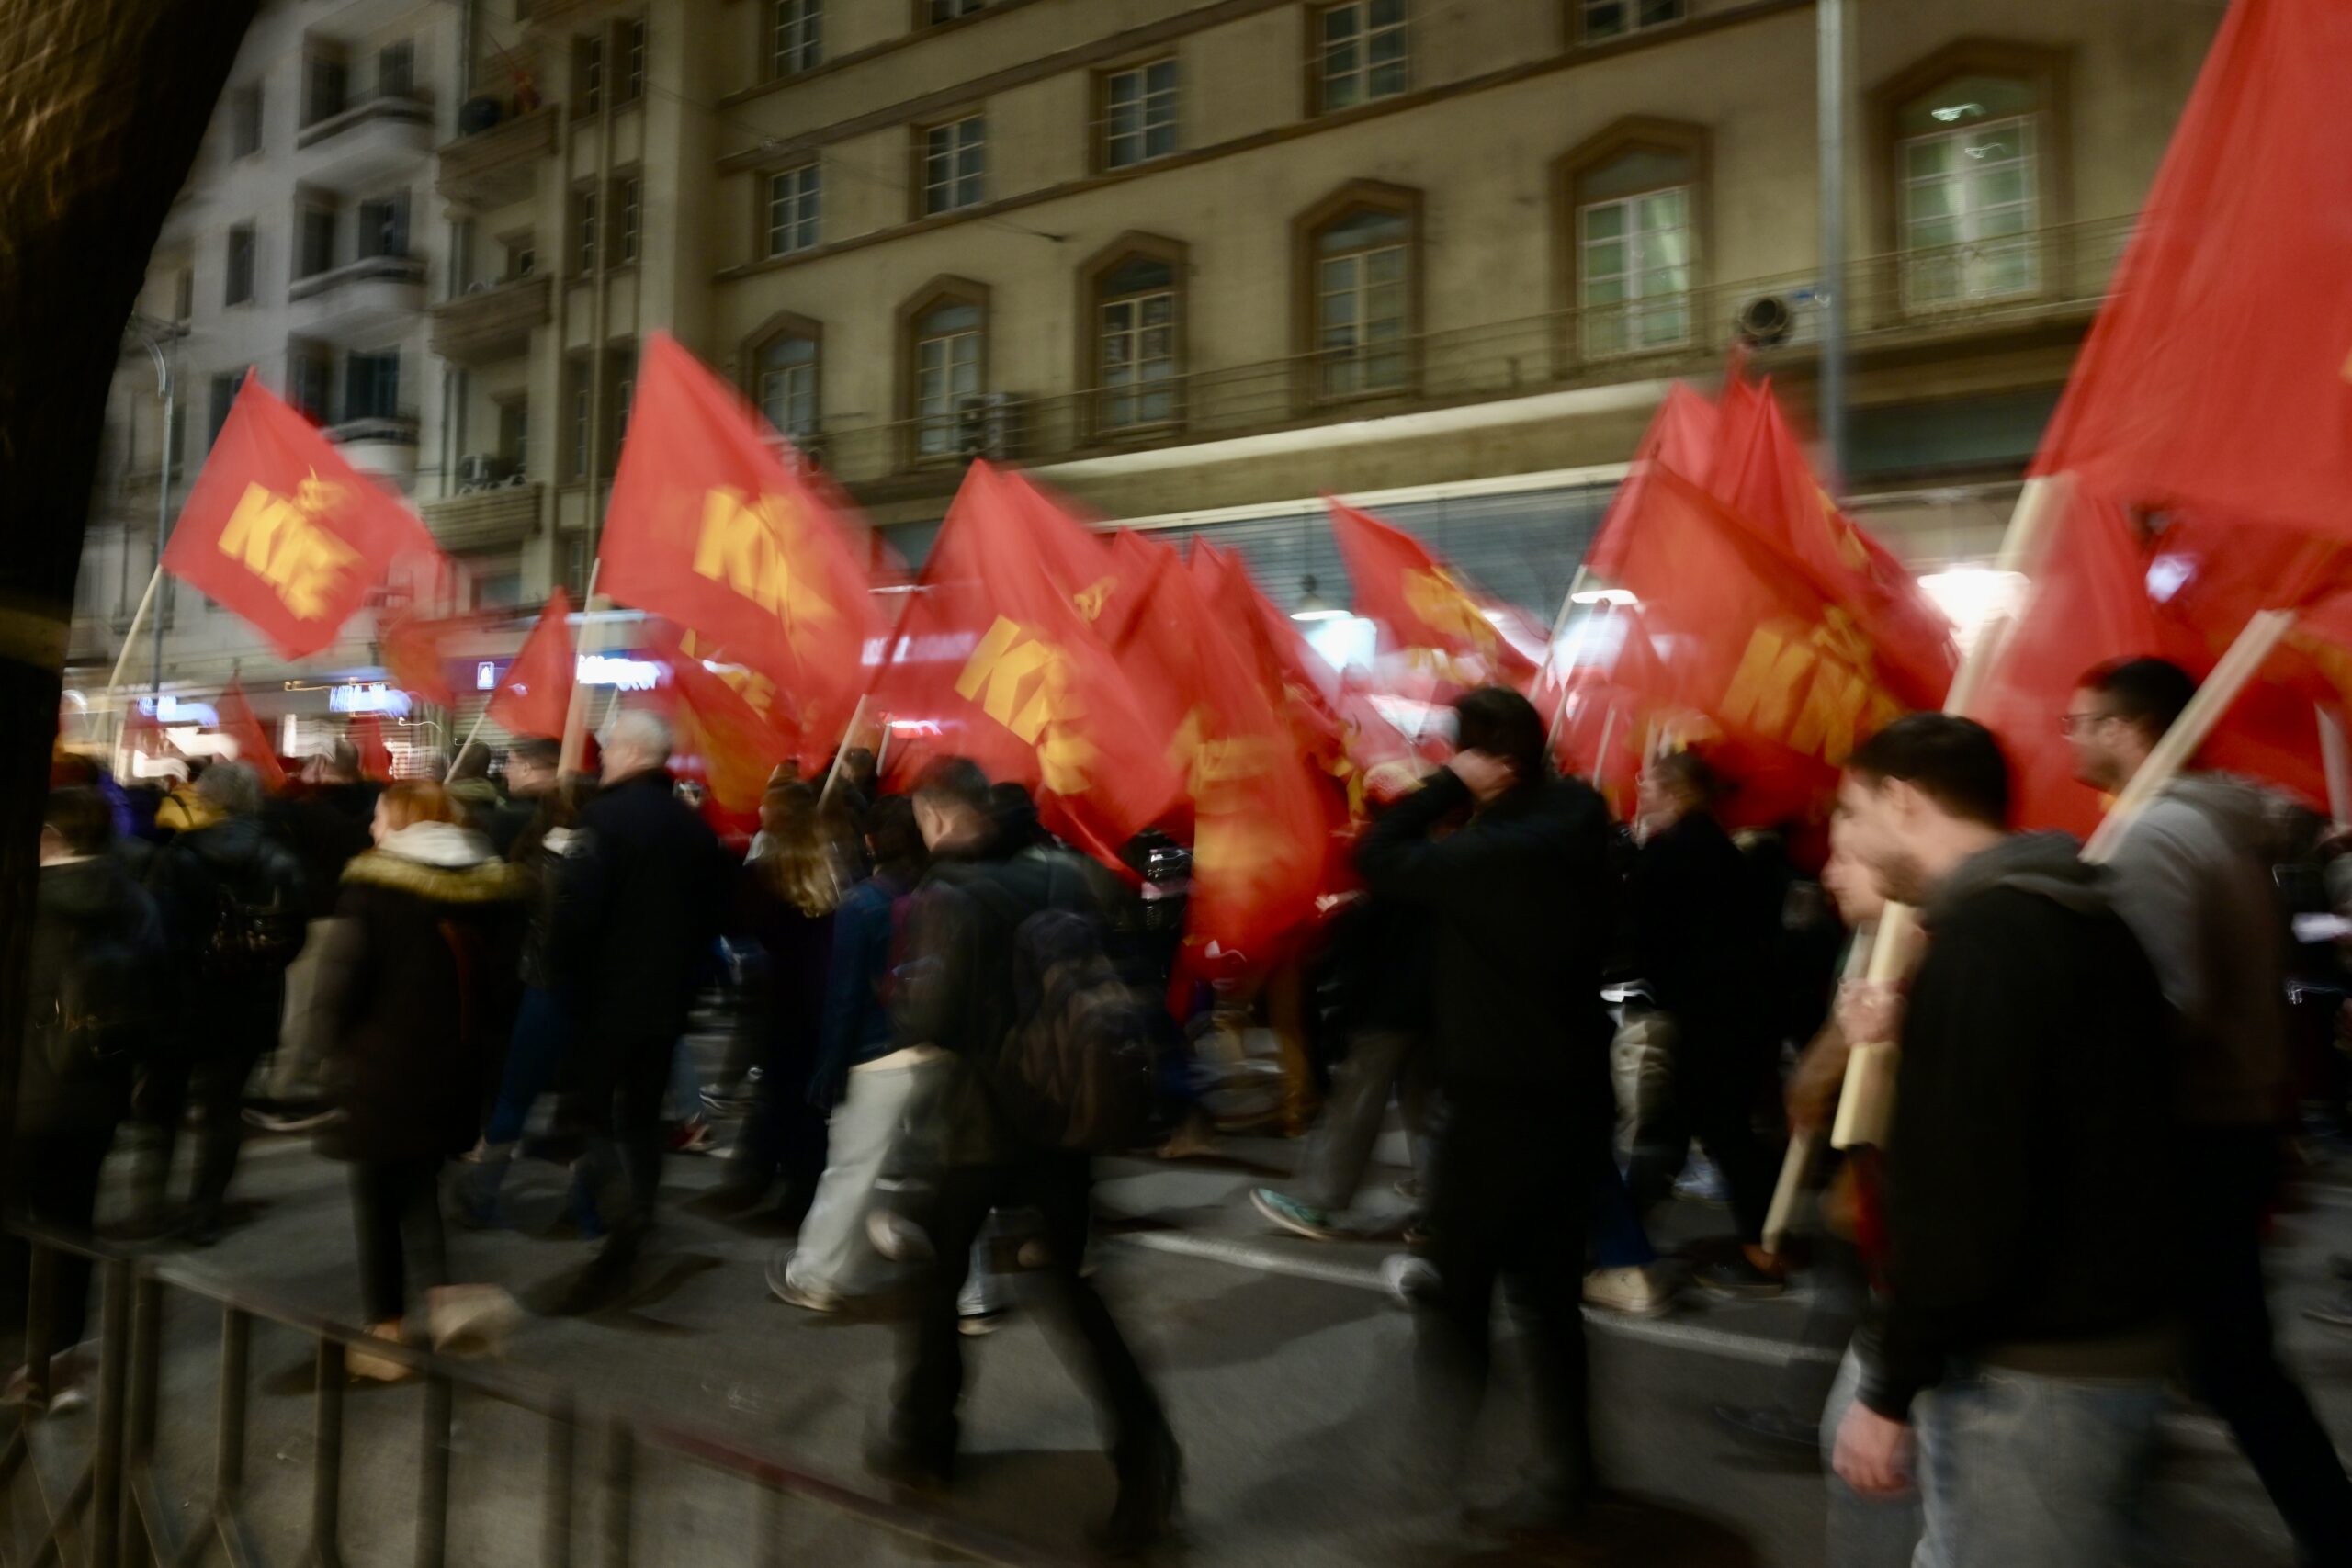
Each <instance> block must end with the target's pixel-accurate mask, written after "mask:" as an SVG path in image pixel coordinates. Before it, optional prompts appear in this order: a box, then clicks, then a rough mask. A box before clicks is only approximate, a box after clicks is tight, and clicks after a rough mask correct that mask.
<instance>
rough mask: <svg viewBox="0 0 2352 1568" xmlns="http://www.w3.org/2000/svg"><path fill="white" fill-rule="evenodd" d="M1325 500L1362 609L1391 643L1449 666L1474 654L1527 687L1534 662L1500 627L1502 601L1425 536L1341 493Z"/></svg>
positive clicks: (1490, 670) (1480, 663) (1490, 674)
mask: <svg viewBox="0 0 2352 1568" xmlns="http://www.w3.org/2000/svg"><path fill="white" fill-rule="evenodd" d="M1323 500H1324V503H1325V504H1326V505H1328V506H1329V508H1330V510H1331V536H1332V538H1333V539H1334V540H1335V541H1336V542H1337V543H1338V545H1339V547H1340V559H1342V560H1344V561H1345V562H1346V563H1347V567H1348V575H1349V576H1350V577H1351V578H1352V579H1354V581H1355V588H1356V614H1357V615H1363V616H1364V617H1365V618H1366V619H1368V620H1372V621H1375V622H1377V623H1378V624H1379V626H1380V629H1381V633H1382V635H1383V636H1384V637H1385V638H1386V639H1387V640H1388V642H1389V643H1390V645H1391V646H1393V647H1395V648H1398V649H1408V650H1412V651H1414V652H1416V653H1421V652H1424V651H1425V652H1426V653H1427V654H1429V655H1433V656H1438V661H1442V662H1445V663H1449V664H1450V663H1451V662H1452V661H1453V660H1476V661H1477V667H1478V675H1479V678H1483V679H1486V680H1490V681H1501V682H1508V683H1510V684H1512V685H1522V686H1523V685H1525V684H1526V683H1527V682H1528V681H1529V680H1530V679H1531V678H1532V676H1533V675H1534V673H1535V660H1533V659H1532V658H1530V657H1529V656H1528V655H1527V654H1526V653H1524V652H1523V651H1521V649H1519V648H1517V647H1516V646H1514V645H1513V644H1512V642H1511V640H1510V638H1509V637H1505V636H1504V635H1503V634H1502V631H1501V629H1500V628H1499V627H1498V626H1496V625H1495V621H1494V614H1495V613H1498V612H1497V611H1496V606H1495V605H1494V604H1492V603H1491V602H1490V601H1488V600H1487V599H1485V598H1484V597H1482V596H1481V595H1479V594H1476V593H1474V592H1472V591H1471V590H1470V589H1468V588H1466V587H1464V585H1463V584H1462V582H1461V581H1460V580H1459V579H1457V578H1455V577H1454V575H1453V573H1452V572H1450V571H1448V570H1446V569H1445V568H1444V567H1442V566H1441V565H1439V564H1438V562H1437V560H1436V558H1433V557H1432V556H1431V555H1430V553H1429V551H1428V550H1426V549H1424V548H1423V547H1421V543H1420V541H1419V540H1418V539H1416V538H1414V537H1413V536H1411V535H1410V534H1408V533H1405V532H1404V531H1403V530H1401V529H1398V528H1393V527H1391V526H1389V525H1387V524H1385V523H1383V522H1382V521H1380V519H1378V518H1377V517H1374V516H1373V515H1372V514H1371V513H1365V512H1360V511H1358V510H1357V509H1356V508H1354V507H1352V506H1349V505H1347V504H1346V503H1344V502H1341V501H1340V500H1339V498H1337V497H1336V496H1328V495H1327V496H1325V497H1324V498H1323ZM1470 673H1471V672H1469V671H1463V672H1461V674H1462V678H1464V679H1465V680H1466V679H1468V678H1469V676H1470Z"/></svg>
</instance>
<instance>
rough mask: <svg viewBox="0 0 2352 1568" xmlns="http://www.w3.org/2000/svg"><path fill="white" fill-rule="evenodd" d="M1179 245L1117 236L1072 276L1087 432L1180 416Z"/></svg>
mask: <svg viewBox="0 0 2352 1568" xmlns="http://www.w3.org/2000/svg"><path fill="white" fill-rule="evenodd" d="M1185 265H1186V263H1185V252H1184V247H1183V245H1182V244H1181V243H1178V242H1176V241H1174V240H1163V239H1160V238H1159V237H1158V236H1157V235H1152V234H1122V235H1121V236H1119V238H1117V239H1116V240H1114V241H1112V242H1111V243H1110V244H1108V245H1106V246H1104V247H1103V249H1102V250H1101V251H1100V252H1098V253H1096V254H1095V256H1094V258H1093V259H1092V260H1091V261H1090V262H1088V263H1087V264H1086V265H1085V266H1084V267H1083V268H1082V269H1081V271H1080V282H1081V288H1082V299H1081V301H1080V304H1081V309H1082V310H1083V311H1084V315H1083V317H1082V320H1083V321H1084V323H1085V326H1084V330H1083V333H1082V334H1081V335H1082V339H1083V341H1082V346H1081V350H1080V353H1081V355H1082V358H1083V363H1082V364H1081V365H1080V376H1081V384H1082V385H1084V386H1086V387H1088V388H1090V389H1092V390H1093V392H1094V394H1095V395H1094V397H1093V399H1092V409H1091V412H1092V419H1093V428H1094V432H1095V434H1099V435H1114V434H1120V433H1122V432H1131V431H1138V430H1146V429H1149V428H1152V427H1155V426H1163V425H1171V424H1175V423H1178V422H1179V421H1181V420H1182V417H1183V396H1182V385H1183V375H1184V334H1183V300H1184V274H1185Z"/></svg>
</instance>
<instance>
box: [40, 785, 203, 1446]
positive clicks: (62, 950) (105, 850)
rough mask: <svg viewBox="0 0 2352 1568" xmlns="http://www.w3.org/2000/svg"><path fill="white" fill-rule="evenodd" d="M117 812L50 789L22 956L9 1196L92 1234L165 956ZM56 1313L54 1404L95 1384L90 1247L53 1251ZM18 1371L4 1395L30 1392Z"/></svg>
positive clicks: (55, 1224) (80, 790)
mask: <svg viewBox="0 0 2352 1568" xmlns="http://www.w3.org/2000/svg"><path fill="white" fill-rule="evenodd" d="M113 836H114V834H113V825H112V819H111V816H110V813H109V810H108V807H107V801H106V799H105V797H104V796H102V795H100V794H99V793H98V792H97V791H96V789H93V788H90V787H88V786H75V787H72V788H67V789H61V790H53V791H51V794H50V797H49V807H48V809H47V811H46V812H45V814H44V815H43V818H42V826H41V834H40V890H39V893H38V895H37V897H36V902H35V904H34V909H33V935H32V956H31V962H30V964H28V966H27V969H26V976H27V987H26V995H25V1023H26V1032H25V1056H24V1066H23V1069H22V1071H21V1073H20V1075H19V1076H18V1078H17V1136H16V1141H15V1144H14V1145H13V1146H12V1147H11V1148H10V1150H9V1166H10V1169H11V1177H10V1180H9V1183H8V1190H9V1193H10V1196H11V1200H12V1206H13V1207H14V1208H15V1210H16V1211H17V1213H20V1214H21V1215H22V1216H23V1217H24V1218H25V1219H27V1220H28V1221H30V1222H31V1223H33V1224H37V1225H42V1226H45V1227H47V1228H49V1229H51V1230H56V1231H62V1232H64V1233H65V1234H67V1235H78V1236H86V1235H88V1234H89V1232H90V1221H91V1216H92V1215H93V1214H94V1213H96V1209H97V1203H98V1173H99V1170H100V1168H102V1167H103V1166H104V1165H105V1163H106V1157H107V1148H108V1147H109V1146H110V1145H112V1144H113V1142H114V1134H115V1127H116V1125H117V1124H118V1123H119V1122H121V1120H122V1117H123V1113H124V1112H125V1111H127V1110H129V1108H130V1072H131V1064H132V1063H133V1061H134V1060H136V1059H137V1057H138V1056H139V1055H141V1053H142V1052H143V1051H144V1050H145V1049H146V1048H147V1045H148V1043H149V1041H150V1037H151V1035H152V1032H153V1028H154V1026H155V1022H156V1018H155V1002H156V997H155V987H154V985H153V977H154V974H155V971H156V969H157V968H158V966H159V964H160V963H161V960H162V957H163V947H164V943H163V928H162V925H161V922H160V921H159V920H158V919H157V918H156V915H155V905H154V901H153V899H152V898H150V897H148V895H147V893H146V891H145V890H144V889H143V888H141V886H139V885H138V883H136V882H134V881H133V880H132V879H131V877H130V873H129V871H128V870H126V869H125V868H124V866H123V863H122V862H121V861H120V860H119V859H118V858H117V857H116V856H115V855H114V854H113V853H112V852H111V842H112V840H113ZM8 1253H9V1263H10V1268H9V1278H10V1280H12V1282H21V1281H22V1280H23V1279H24V1278H25V1268H24V1264H25V1260H26V1257H27V1253H26V1248H25V1247H24V1245H23V1244H22V1243H21V1242H18V1241H16V1240H14V1239H13V1238H11V1240H10V1241H9V1243H8ZM51 1301H52V1303H53V1305H52V1308H51V1311H52V1314H53V1315H52V1316H51V1337H50V1346H51V1352H52V1354H51V1364H50V1380H49V1395H50V1407H51V1409H52V1410H62V1409H65V1408H69V1407H71V1405H72V1404H75V1403H77V1402H79V1401H80V1400H81V1399H83V1398H85V1397H86V1390H85V1387H84V1382H85V1378H84V1372H85V1358H83V1357H82V1356H80V1355H79V1354H77V1353H76V1352H75V1349H74V1348H75V1347H76V1346H78V1345H79V1344H80V1343H81V1341H82V1336H83V1332H84V1330H85V1328H86V1327H87V1325H88V1323H89V1304H90V1260H89V1259H88V1258H83V1257H80V1256H78V1255H76V1254H74V1253H63V1254H61V1255H60V1256H59V1257H58V1259H57V1273H56V1285H55V1293H54V1295H53V1296H52V1297H51ZM28 1383H29V1379H28V1375H27V1373H26V1372H24V1371H19V1372H18V1373H17V1376H16V1378H15V1379H13V1380H12V1381H11V1383H10V1385H9V1389H8V1394H7V1403H10V1404H17V1403H20V1402H21V1401H22V1400H23V1399H25V1398H26V1397H27V1391H28Z"/></svg>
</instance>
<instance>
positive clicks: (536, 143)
mask: <svg viewBox="0 0 2352 1568" xmlns="http://www.w3.org/2000/svg"><path fill="white" fill-rule="evenodd" d="M556 118H557V111H556V107H555V106H554V105H552V104H550V105H548V106H545V107H540V108H536V109H532V110H531V111H529V112H528V113H526V114H519V115H516V116H515V117H514V118H510V119H502V120H500V121H499V122H498V123H497V124H496V125H493V126H492V127H491V128H490V129H489V130H477V131H475V132H474V133H473V134H472V135H470V136H461V137H459V138H458V140H456V141H449V142H445V143H443V144H442V147H441V174H440V190H441V194H442V196H443V197H446V198H447V199H448V200H450V201H454V202H458V203H459V204H461V205H463V206H467V207H474V208H483V209H488V208H494V207H505V206H508V205H510V204H512V203H514V202H517V201H522V200H525V199H526V198H527V197H529V196H530V194H531V187H532V184H533V182H534V181H535V180H536V179H537V174H538V164H539V160H541V159H543V158H551V157H553V156H554V155H555V128H556Z"/></svg>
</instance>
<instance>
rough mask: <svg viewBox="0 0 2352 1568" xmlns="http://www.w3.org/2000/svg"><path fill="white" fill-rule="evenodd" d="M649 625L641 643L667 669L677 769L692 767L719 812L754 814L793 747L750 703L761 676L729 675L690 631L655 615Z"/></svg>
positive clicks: (759, 692)
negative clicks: (714, 666) (697, 644)
mask: <svg viewBox="0 0 2352 1568" xmlns="http://www.w3.org/2000/svg"><path fill="white" fill-rule="evenodd" d="M648 631H649V634H650V635H649V636H648V638H647V646H648V647H649V649H650V650H651V652H652V655H653V657H654V658H655V659H658V660H661V661H662V664H664V665H665V666H666V667H667V668H668V671H669V677H668V680H667V682H665V684H664V688H663V689H664V692H665V693H666V694H667V696H668V698H669V703H670V709H669V712H670V722H671V725H672V728H673V729H674V730H675V731H676V735H677V749H678V755H679V758H680V759H681V761H682V764H683V768H682V771H684V772H685V773H694V774H699V775H700V777H701V779H702V781H703V783H704V784H705V785H706V786H707V788H708V789H709V791H710V798H711V799H712V800H713V801H714V802H715V803H716V804H717V805H718V807H719V808H720V809H721V810H722V811H724V812H727V813H728V814H729V815H731V816H739V817H740V816H741V815H743V814H745V813H756V812H757V811H758V810H759V806H760V799H761V797H762V796H763V795H765V794H766V793H767V786H768V780H769V779H770V778H772V777H774V776H775V771H776V769H777V768H779V767H781V766H783V765H784V764H785V763H786V762H787V761H791V760H792V759H793V757H794V756H795V754H796V751H797V747H796V746H795V743H794V740H793V738H792V737H790V736H789V735H786V733H784V732H783V731H782V730H780V729H778V728H776V726H775V723H774V721H773V720H772V719H771V718H770V716H768V714H766V713H764V712H763V711H762V710H761V708H759V707H758V706H755V705H754V699H755V698H757V697H759V696H761V695H763V678H762V677H760V676H757V675H756V674H753V673H752V672H750V671H737V672H735V678H734V679H732V680H730V679H729V677H728V676H727V675H726V674H722V673H720V672H719V671H715V670H713V669H711V668H710V666H709V665H708V664H707V663H706V662H705V661H704V660H703V657H702V654H701V652H700V651H699V649H697V648H696V647H695V637H694V634H693V633H691V632H686V633H683V634H682V633H681V632H680V631H679V630H678V628H676V627H675V626H668V625H665V624H662V623H659V622H656V623H652V624H650V626H649V627H648Z"/></svg>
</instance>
